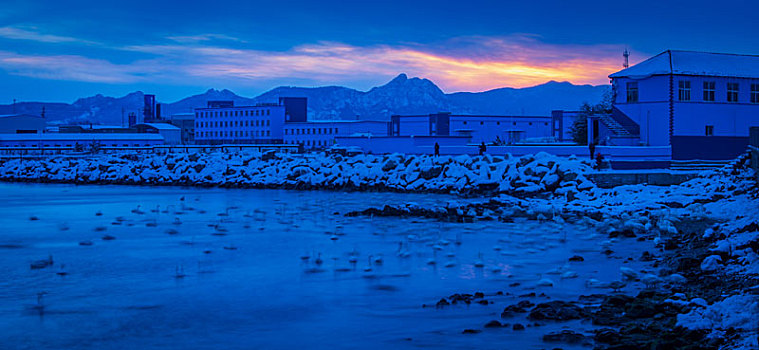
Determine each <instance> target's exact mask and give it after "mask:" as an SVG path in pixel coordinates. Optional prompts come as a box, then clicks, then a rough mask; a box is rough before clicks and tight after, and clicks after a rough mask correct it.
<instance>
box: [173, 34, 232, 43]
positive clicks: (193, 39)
mask: <svg viewBox="0 0 759 350" xmlns="http://www.w3.org/2000/svg"><path fill="white" fill-rule="evenodd" d="M166 39H169V40H171V41H176V42H178V43H198V42H208V41H213V40H222V41H235V42H240V43H246V42H247V41H245V40H242V39H240V38H235V37H233V36H229V35H224V34H198V35H179V36H167V37H166Z"/></svg>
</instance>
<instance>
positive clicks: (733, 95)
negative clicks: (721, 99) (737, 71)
mask: <svg viewBox="0 0 759 350" xmlns="http://www.w3.org/2000/svg"><path fill="white" fill-rule="evenodd" d="M727 102H738V83H727Z"/></svg>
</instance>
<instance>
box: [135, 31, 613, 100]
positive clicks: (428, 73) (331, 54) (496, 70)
mask: <svg viewBox="0 0 759 350" xmlns="http://www.w3.org/2000/svg"><path fill="white" fill-rule="evenodd" d="M620 47H621V46H615V45H556V44H546V43H543V42H541V41H539V40H538V39H537V38H536V37H534V36H529V35H518V36H510V37H503V38H491V37H465V38H456V39H452V40H448V41H446V42H442V43H438V44H433V45H420V44H408V45H394V46H393V45H376V46H352V45H347V44H343V43H336V42H320V43H316V44H309V45H300V46H296V47H294V48H292V49H290V50H287V51H260V50H253V49H241V48H226V47H215V46H193V45H142V46H130V47H126V48H124V49H125V50H128V51H136V52H141V53H147V54H152V55H156V56H157V57H158V58H159V59H167V60H170V61H172V62H181V64H180V65H178V66H177V67H176V69H177V70H178V73H180V74H182V75H184V76H189V77H201V78H208V79H219V78H225V79H231V80H243V81H244V80H261V79H267V80H285V81H286V80H288V79H292V80H299V81H303V80H312V81H315V82H317V83H319V82H320V83H321V84H336V83H341V82H347V81H359V80H374V81H377V80H378V79H379V77H382V78H383V79H384V78H387V77H390V76H394V75H396V74H398V73H399V72H407V73H409V74H411V75H414V76H420V77H425V78H429V79H431V80H433V81H434V82H436V83H437V84H439V85H440V86H441V88H442V89H443V90H445V91H482V90H487V89H492V88H498V87H503V86H512V87H525V86H533V85H537V84H541V83H544V82H546V81H549V80H560V81H565V80H566V81H571V82H573V83H579V84H606V83H608V78H607V76H608V75H609V74H610V73H613V72H614V71H616V70H619V66H620V58H619V57H618V56H619V55H618V53H619V48H620ZM372 78H374V79H372Z"/></svg>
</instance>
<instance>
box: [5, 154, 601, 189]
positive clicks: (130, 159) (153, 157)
mask: <svg viewBox="0 0 759 350" xmlns="http://www.w3.org/2000/svg"><path fill="white" fill-rule="evenodd" d="M589 169H590V167H589V165H588V164H587V163H586V162H584V161H580V160H578V159H576V158H570V159H566V158H560V157H555V156H551V155H548V154H546V153H541V154H537V155H526V156H521V157H509V156H506V157H493V156H490V155H485V156H478V157H470V156H458V157H452V156H439V157H433V156H429V155H403V154H392V155H377V156H375V155H356V156H349V157H348V156H341V155H338V154H331V155H328V154H316V153H312V154H303V155H291V154H277V153H273V152H268V153H263V154H261V153H244V152H238V153H191V154H178V153H169V154H165V155H157V154H116V155H100V156H92V157H86V158H81V157H67V156H53V157H50V158H44V159H27V160H23V159H18V158H13V159H7V158H6V159H2V160H0V181H15V182H41V183H75V184H118V185H160V186H198V187H226V188H268V189H272V188H280V189H295V190H313V189H324V190H341V191H392V192H413V193H417V192H427V193H454V194H457V195H464V196H492V195H498V194H509V195H514V196H521V197H524V196H534V195H539V194H558V195H570V196H571V195H574V194H576V193H578V192H582V191H587V190H588V189H591V188H593V187H595V185H593V183H592V182H590V180H588V179H587V178H586V177H585V176H584V175H583V174H584V173H586V172H587V171H589Z"/></svg>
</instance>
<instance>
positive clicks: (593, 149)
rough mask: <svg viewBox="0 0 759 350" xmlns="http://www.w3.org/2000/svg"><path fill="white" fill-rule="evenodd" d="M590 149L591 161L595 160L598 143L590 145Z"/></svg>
mask: <svg viewBox="0 0 759 350" xmlns="http://www.w3.org/2000/svg"><path fill="white" fill-rule="evenodd" d="M588 149H589V150H590V160H593V159H594V157H593V156H594V155H595V153H596V143H595V142H590V143H588Z"/></svg>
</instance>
